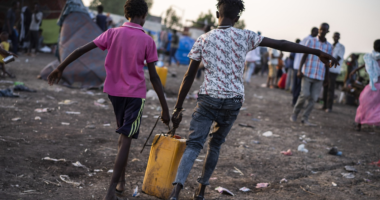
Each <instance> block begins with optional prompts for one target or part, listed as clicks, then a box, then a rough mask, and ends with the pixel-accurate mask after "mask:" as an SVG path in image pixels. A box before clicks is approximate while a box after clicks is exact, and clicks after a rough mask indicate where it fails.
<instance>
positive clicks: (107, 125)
mask: <svg viewBox="0 0 380 200" xmlns="http://www.w3.org/2000/svg"><path fill="white" fill-rule="evenodd" d="M103 126H104V127H109V126H111V124H103Z"/></svg>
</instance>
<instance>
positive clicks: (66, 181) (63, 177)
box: [59, 175, 82, 187]
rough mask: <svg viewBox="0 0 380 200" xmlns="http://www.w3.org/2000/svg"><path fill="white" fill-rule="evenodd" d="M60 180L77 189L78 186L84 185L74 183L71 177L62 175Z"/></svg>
mask: <svg viewBox="0 0 380 200" xmlns="http://www.w3.org/2000/svg"><path fill="white" fill-rule="evenodd" d="M59 178H60V179H61V180H62V181H63V182H65V183H68V184H72V185H74V186H75V187H78V186H80V185H82V183H79V182H74V181H72V180H71V179H70V177H69V176H67V175H60V176H59Z"/></svg>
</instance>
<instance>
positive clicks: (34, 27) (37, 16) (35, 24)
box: [28, 4, 43, 55]
mask: <svg viewBox="0 0 380 200" xmlns="http://www.w3.org/2000/svg"><path fill="white" fill-rule="evenodd" d="M42 17H43V14H42V12H40V8H39V6H38V4H35V5H34V11H33V14H32V22H31V23H30V27H29V32H30V46H29V51H28V54H29V55H31V53H32V49H33V48H35V53H37V51H38V49H39V45H38V43H39V40H40V39H39V38H40V33H39V30H40V24H41V21H42Z"/></svg>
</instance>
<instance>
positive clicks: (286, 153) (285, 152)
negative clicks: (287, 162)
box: [281, 149, 293, 156]
mask: <svg viewBox="0 0 380 200" xmlns="http://www.w3.org/2000/svg"><path fill="white" fill-rule="evenodd" d="M281 154H284V155H285V156H292V155H293V153H292V150H290V149H288V150H287V151H281Z"/></svg>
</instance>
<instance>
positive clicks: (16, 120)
mask: <svg viewBox="0 0 380 200" xmlns="http://www.w3.org/2000/svg"><path fill="white" fill-rule="evenodd" d="M12 121H14V122H18V121H21V118H20V117H16V118H13V119H12Z"/></svg>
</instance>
